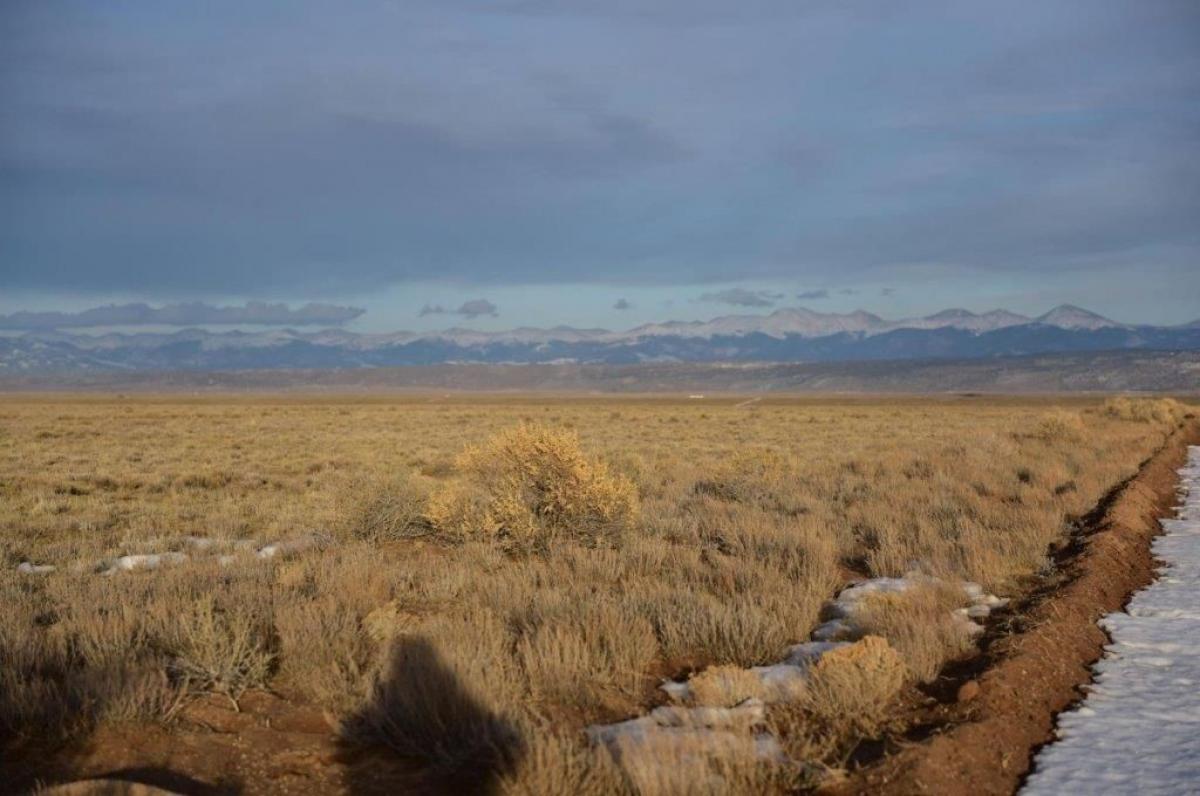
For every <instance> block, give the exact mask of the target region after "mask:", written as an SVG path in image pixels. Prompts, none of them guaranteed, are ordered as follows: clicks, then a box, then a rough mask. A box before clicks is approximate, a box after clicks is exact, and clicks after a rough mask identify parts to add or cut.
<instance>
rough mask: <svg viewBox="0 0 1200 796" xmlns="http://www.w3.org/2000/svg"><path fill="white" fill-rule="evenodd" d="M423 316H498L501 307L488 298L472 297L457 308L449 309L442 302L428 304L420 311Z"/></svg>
mask: <svg viewBox="0 0 1200 796" xmlns="http://www.w3.org/2000/svg"><path fill="white" fill-rule="evenodd" d="M418 315H420V316H421V317H422V318H424V317H425V316H426V315H461V316H463V317H464V318H478V317H480V316H483V315H487V316H490V317H492V318H496V317H498V316H499V315H500V312H499V308H498V307H497V306H496V305H495V304H493V303H492V302H490V301H488V300H487V299H472V300H471V301H465V302H463V304H462V306H460V307H459V308H458V309H456V310H448V309H446V308H445V307H443V306H441V305H440V304H426V305H425V306H424V307H422V308H421V311H420V312H419V313H418Z"/></svg>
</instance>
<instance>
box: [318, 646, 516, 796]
mask: <svg viewBox="0 0 1200 796" xmlns="http://www.w3.org/2000/svg"><path fill="white" fill-rule="evenodd" d="M344 728H345V729H344V731H343V736H342V749H343V752H342V759H343V762H344V763H345V764H346V770H347V782H346V785H347V789H348V792H350V793H352V794H356V796H360V795H362V796H365V795H366V794H383V793H396V792H397V788H400V787H402V788H403V789H404V792H408V793H472V794H493V793H496V792H497V791H498V790H499V781H500V778H501V777H502V776H503V775H504V774H505V773H506V772H508V771H511V770H512V769H513V767H514V766H516V764H517V763H518V761H519V760H520V758H521V755H522V752H523V750H522V746H521V739H520V734H519V733H518V732H517V729H516V728H515V727H514V726H512V725H511V724H510V723H509V722H507V721H506V720H505V719H503V718H501V717H499V716H497V715H496V714H495V713H493V712H492V711H491V710H489V709H488V708H487V707H485V706H484V705H482V704H480V702H479V701H478V700H477V699H476V698H475V697H474V696H473V695H472V694H471V693H470V692H468V691H467V689H466V688H465V687H464V686H463V685H462V683H460V682H459V678H458V675H457V674H456V673H455V672H454V670H453V669H451V668H450V667H449V666H447V665H446V664H445V663H444V662H443V661H442V660H441V657H440V656H439V654H438V652H437V650H436V648H435V647H434V645H433V643H432V642H431V641H430V640H429V639H426V638H421V637H403V638H399V639H397V640H396V641H395V642H393V646H392V648H391V650H390V654H389V660H388V663H387V665H386V669H385V671H384V672H383V674H382V675H381V676H380V678H379V679H378V680H377V682H376V684H375V687H374V690H373V692H372V694H371V698H370V700H369V701H368V703H367V704H366V706H365V707H363V708H362V709H361V710H359V711H358V713H356V714H355V715H354V716H352V717H350V718H349V719H348V720H347V721H346V722H345V724H344Z"/></svg>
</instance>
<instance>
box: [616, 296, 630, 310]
mask: <svg viewBox="0 0 1200 796" xmlns="http://www.w3.org/2000/svg"><path fill="white" fill-rule="evenodd" d="M613 309H614V310H631V309H633V305H632V304H630V303H629V302H628V301H627V300H625V299H623V298H622V299H617V303H616V304H614V305H613Z"/></svg>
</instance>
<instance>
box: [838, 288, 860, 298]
mask: <svg viewBox="0 0 1200 796" xmlns="http://www.w3.org/2000/svg"><path fill="white" fill-rule="evenodd" d="M838 293H839V294H841V295H843V296H857V295H858V290H857V289H855V288H852V287H844V288H842V289H841V290H839V291H838Z"/></svg>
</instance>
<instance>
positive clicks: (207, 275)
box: [0, 0, 1200, 331]
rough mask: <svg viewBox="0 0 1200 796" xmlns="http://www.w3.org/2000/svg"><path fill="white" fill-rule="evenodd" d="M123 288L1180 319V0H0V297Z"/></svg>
mask: <svg viewBox="0 0 1200 796" xmlns="http://www.w3.org/2000/svg"><path fill="white" fill-rule="evenodd" d="M129 302H137V303H148V304H150V305H152V306H153V307H155V308H161V307H162V305H172V307H173V306H174V305H179V304H183V305H187V306H191V307H193V308H194V307H195V306H197V305H203V306H208V305H218V306H229V305H236V306H243V305H245V303H246V302H254V304H253V305H252V306H253V307H261V306H268V307H270V306H275V305H277V304H279V303H281V302H283V303H288V304H290V305H291V307H293V308H301V305H308V304H314V305H316V306H318V308H321V307H324V308H326V309H327V310H329V311H330V314H331V317H332V318H335V319H340V320H333V321H331V322H336V323H346V324H347V328H352V329H361V330H369V331H384V330H394V329H432V328H444V327H447V326H468V327H471V328H480V329H499V328H509V327H512V326H519V325H536V326H552V325H559V324H568V325H574V326H581V327H597V326H600V327H607V328H626V327H631V326H634V325H636V324H639V323H644V322H649V321H661V320H666V319H697V318H708V317H713V316H716V315H721V314H727V313H730V312H768V311H771V310H772V309H774V308H779V307H784V306H807V307H810V308H812V309H816V310H820V311H848V310H852V309H857V308H862V309H866V310H869V311H873V312H876V313H878V314H881V315H884V316H886V317H902V316H909V315H915V314H924V313H929V312H934V311H937V310H940V309H944V308H946V307H960V306H961V307H966V308H968V309H972V310H976V311H981V310H987V309H992V308H994V307H1006V308H1008V309H1011V310H1014V311H1018V312H1025V313H1028V314H1035V315H1036V314H1039V313H1041V312H1044V311H1046V310H1047V309H1049V308H1050V307H1052V306H1054V305H1056V304H1059V303H1064V302H1069V303H1074V304H1079V305H1082V306H1085V307H1088V308H1089V309H1093V310H1096V311H1099V312H1101V313H1103V314H1105V315H1108V316H1110V317H1113V318H1114V319H1116V320H1119V321H1124V322H1136V323H1181V322H1186V321H1191V320H1195V319H1196V318H1200V3H1196V2H1195V1H1194V0H1182V1H1180V2H1173V1H1172V0H1127V1H1126V2H1112V1H1110V0H1057V1H1053V0H1052V1H1050V2H1047V1H1046V0H1038V1H1037V2H1031V1H1028V2H1027V1H1025V0H1010V1H1009V2H1004V3H996V2H967V1H965V0H945V1H944V2H913V3H903V4H898V3H894V2H886V1H881V2H859V1H858V0H838V1H836V2H835V1H834V0H814V1H813V2H803V1H802V0H741V2H737V3H731V2H717V0H575V1H574V2H557V3H553V2H549V1H548V0H492V2H467V1H466V0H388V1H387V2H383V1H382V0H360V1H359V2H354V3H333V2H313V1H312V0H288V1H287V2H255V3H246V2H225V1H224V0H209V1H208V2H204V3H194V2H180V1H177V0H144V1H143V2H123V1H122V0H107V1H106V2H103V3H97V2H94V0H81V1H79V2H58V0H28V1H27V0H5V2H3V3H0V313H7V314H11V313H16V312H30V313H47V312H62V313H79V312H87V311H90V310H94V309H95V308H102V307H104V306H106V305H109V304H114V303H115V304H125V303H129ZM247 306H250V305H247ZM176 309H177V308H176ZM176 309H172V308H171V307H168V308H167V309H166V310H163V311H162V312H166V313H167V315H163V314H162V312H160V313H159V314H158V315H154V314H153V313H152V314H151V316H146V317H153V318H154V319H155V321H156V322H161V320H162V318H163V317H177V316H171V315H170V313H171V312H176ZM284 309H285V310H286V311H285V312H283V313H282V315H280V316H279V317H280V318H283V319H284V320H287V319H289V318H290V319H292V320H294V319H295V316H294V314H293V315H289V313H291V312H293V310H288V308H284ZM358 310H362V311H361V312H358ZM295 311H299V312H305V313H309V314H308V315H306V316H305V317H309V318H311V317H313V316H312V314H311V311H310V310H308V309H296V310H295ZM189 312H191V310H189ZM256 312H257V310H255V311H248V314H242V315H235V316H225V317H227V318H228V317H237V318H240V319H241V320H242V321H246V320H247V319H249V322H254V321H255V320H256V319H257V320H263V318H264V317H267V316H270V315H271V313H270V312H268V313H266V315H263V314H262V313H259V314H257V315H255V313H256ZM320 312H324V310H321V311H320ZM320 312H318V315H319V314H320ZM277 315H278V314H277ZM188 317H191V316H188ZM284 320H275V319H272V318H271V317H268V318H267V321H266V322H270V323H275V322H279V323H283V322H284ZM139 322H143V321H139ZM144 322H149V321H144Z"/></svg>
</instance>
